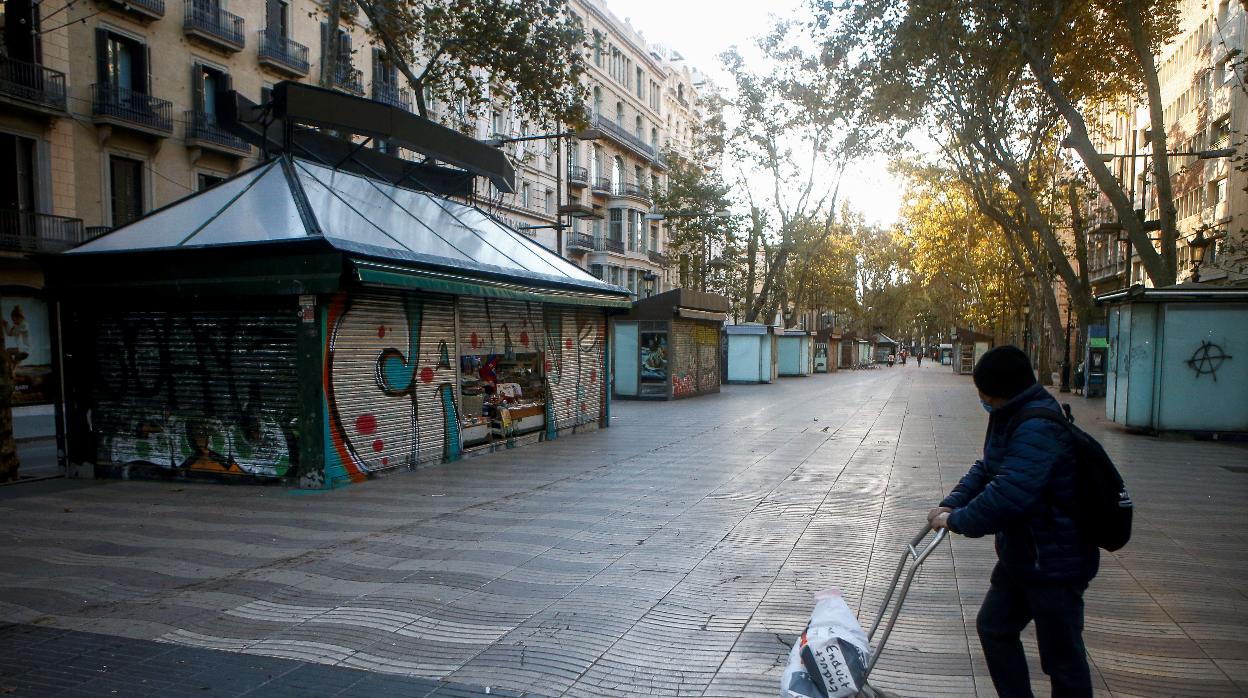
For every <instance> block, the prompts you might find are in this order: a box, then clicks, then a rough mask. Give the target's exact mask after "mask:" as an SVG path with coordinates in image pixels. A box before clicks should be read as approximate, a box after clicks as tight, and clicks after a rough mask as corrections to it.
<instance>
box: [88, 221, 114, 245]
mask: <svg viewBox="0 0 1248 698" xmlns="http://www.w3.org/2000/svg"><path fill="white" fill-rule="evenodd" d="M112 230H113V226H111V225H89V226H87V227H86V228H84V229H83V235H84V236H85V237H86V240H84V242H89V241H91V240H94V239H96V238H98V237H100V236H101V235H107V234H108V233H110V232H112Z"/></svg>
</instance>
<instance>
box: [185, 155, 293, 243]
mask: <svg viewBox="0 0 1248 698" xmlns="http://www.w3.org/2000/svg"><path fill="white" fill-rule="evenodd" d="M302 237H307V231H306V230H305V228H304V225H303V219H302V218H300V217H299V209H298V207H296V206H295V198H294V196H292V195H291V192H290V184H289V182H288V180H287V179H286V174H285V173H284V172H282V168H281V167H274V168H273V169H271V170H269V172H268V173H266V174H265V175H263V176H262V177H261V178H260V179H259V180H258V181H257V182H256V183H255V184H254V185H253V186H252V187H251V189H250V190H248V191H247V193H246V194H244V195H242V196H240V197H238V199H237V200H236V201H235V202H234V204H233V205H232V206H230V207H229V208H227V209H226V210H225V211H224V212H222V213H221V215H219V216H217V218H216V219H215V220H213V221H212V222H211V223H209V224H208V225H206V226H204V228H203V229H202V230H200V231H199V232H198V233H196V234H195V235H194V236H193V237H192V238H191V239H190V240H188V241H187V242H186V246H188V247H189V246H196V245H226V244H237V243H244V242H257V241H264V240H287V239H294V238H302Z"/></svg>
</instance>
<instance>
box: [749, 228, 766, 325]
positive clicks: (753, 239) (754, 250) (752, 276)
mask: <svg viewBox="0 0 1248 698" xmlns="http://www.w3.org/2000/svg"><path fill="white" fill-rule="evenodd" d="M762 232H763V219H762V212H761V211H759V210H758V207H757V206H751V207H750V239H749V241H748V242H747V243H746V245H745V305H746V307H747V308H753V307H754V284H755V283H756V282H757V281H758V276H757V273H758V238H759V236H761V235H762ZM747 313H748V311H747ZM749 317H750V315H748V314H747V316H746V318H747V319H746V322H751V320H749Z"/></svg>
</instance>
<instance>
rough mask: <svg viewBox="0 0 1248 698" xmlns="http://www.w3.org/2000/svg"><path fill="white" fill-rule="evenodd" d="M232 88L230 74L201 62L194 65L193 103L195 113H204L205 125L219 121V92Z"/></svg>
mask: <svg viewBox="0 0 1248 698" xmlns="http://www.w3.org/2000/svg"><path fill="white" fill-rule="evenodd" d="M230 89H231V85H230V76H229V75H227V74H225V72H223V71H221V70H217V69H216V68H212V67H210V66H206V65H201V64H196V65H194V66H192V68H191V90H192V94H191V103H192V104H193V105H194V107H195V113H196V114H200V115H203V117H204V125H212V124H215V123H217V93H218V92H222V91H228V90H230Z"/></svg>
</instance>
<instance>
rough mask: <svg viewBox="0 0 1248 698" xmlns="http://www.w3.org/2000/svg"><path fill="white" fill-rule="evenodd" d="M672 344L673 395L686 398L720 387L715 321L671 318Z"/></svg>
mask: <svg viewBox="0 0 1248 698" xmlns="http://www.w3.org/2000/svg"><path fill="white" fill-rule="evenodd" d="M671 341H672V343H673V344H674V346H673V347H672V352H673V355H674V356H675V357H676V362H675V363H674V372H673V374H672V396H673V397H688V396H690V395H701V394H703V393H713V392H716V391H718V390H719V373H720V371H719V356H720V346H719V329H718V326H717V325H716V324H715V323H710V322H699V321H697V320H673V321H672V339H671Z"/></svg>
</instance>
